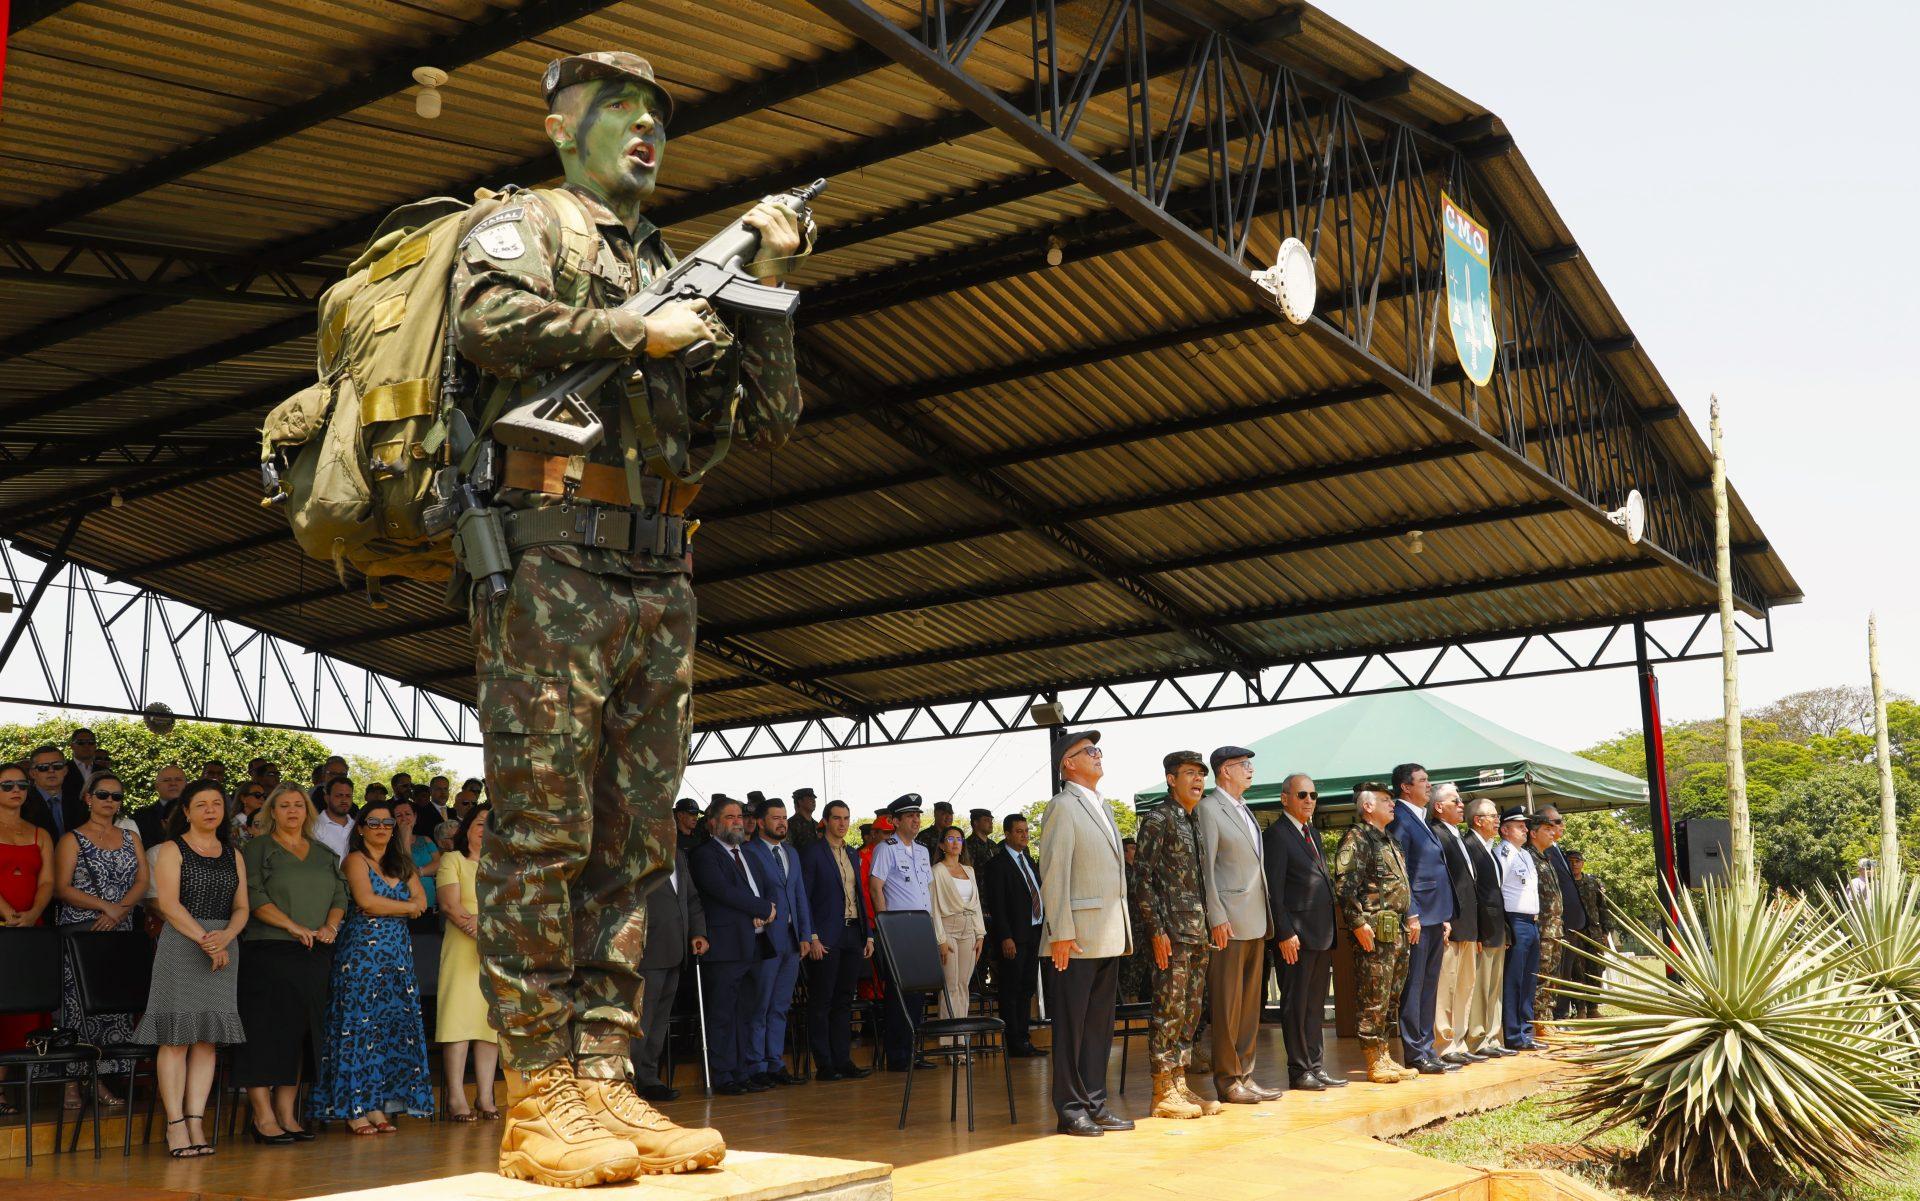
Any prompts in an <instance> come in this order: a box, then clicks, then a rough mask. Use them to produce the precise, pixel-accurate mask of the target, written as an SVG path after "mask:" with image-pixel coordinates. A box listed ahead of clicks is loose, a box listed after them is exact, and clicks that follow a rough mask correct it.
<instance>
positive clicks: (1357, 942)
mask: <svg viewBox="0 0 1920 1201" xmlns="http://www.w3.org/2000/svg"><path fill="white" fill-rule="evenodd" d="M1353 807H1354V812H1355V815H1356V816H1357V817H1358V818H1359V820H1358V821H1356V822H1355V823H1354V825H1353V827H1352V828H1351V829H1349V830H1348V831H1347V832H1346V834H1345V836H1344V837H1342V838H1341V839H1340V849H1339V850H1337V851H1336V852H1334V856H1333V874H1334V896H1335V899H1336V900H1337V901H1338V902H1339V905H1340V920H1341V922H1342V924H1344V925H1345V926H1346V927H1347V932H1348V934H1349V935H1350V936H1351V937H1352V938H1353V943H1354V957H1353V958H1354V971H1355V975H1356V976H1357V977H1358V984H1359V996H1360V1028H1359V1035H1360V1050H1361V1051H1362V1053H1364V1054H1365V1055H1366V1057H1367V1079H1369V1080H1371V1081H1373V1082H1374V1083H1375V1084H1399V1083H1402V1082H1403V1081H1407V1080H1416V1079H1418V1078H1419V1076H1420V1073H1419V1072H1416V1071H1413V1070H1412V1069H1410V1068H1403V1067H1401V1066H1400V1065H1399V1064H1397V1063H1395V1062H1394V1060H1393V1050H1392V1045H1393V1042H1394V1040H1395V1039H1397V1038H1398V1037H1399V1036H1400V1030H1399V1026H1400V993H1401V991H1402V990H1403V989H1404V988H1405V987H1406V983H1407V949H1408V947H1409V946H1410V945H1411V942H1410V940H1412V939H1415V938H1418V937H1419V936H1420V918H1419V916H1418V915H1416V914H1411V913H1409V912H1408V911H1409V909H1410V908H1411V906H1412V904H1413V890H1412V887H1411V886H1410V885H1409V884H1408V883H1407V862H1406V860H1405V859H1404V858H1403V857H1402V856H1401V854H1400V844H1399V843H1398V842H1396V841H1394V838H1393V836H1392V835H1391V834H1388V833H1387V823H1388V822H1390V821H1392V820H1393V799H1392V798H1391V797H1389V796H1388V795H1387V786H1386V785H1385V784H1378V783H1374V782H1373V781H1367V782H1366V783H1363V784H1360V785H1359V786H1357V787H1356V788H1354V790H1353Z"/></svg>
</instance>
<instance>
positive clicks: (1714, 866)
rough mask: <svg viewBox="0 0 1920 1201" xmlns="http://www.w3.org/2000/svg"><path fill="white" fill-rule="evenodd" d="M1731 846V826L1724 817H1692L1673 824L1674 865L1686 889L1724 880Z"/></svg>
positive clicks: (1730, 854)
mask: <svg viewBox="0 0 1920 1201" xmlns="http://www.w3.org/2000/svg"><path fill="white" fill-rule="evenodd" d="M1732 847H1733V828H1732V827H1731V826H1729V825H1728V824H1727V820H1726V819H1725V818H1722V817H1692V818H1688V819H1687V820H1686V821H1683V822H1675V823H1674V824H1673V859H1674V867H1676V868H1677V869H1679V872H1680V883H1682V884H1684V885H1686V886H1687V887H1688V888H1700V887H1702V886H1704V885H1705V884H1706V883H1707V881H1709V880H1713V881H1723V880H1725V879H1726V878H1727V863H1728V861H1729V860H1730V859H1731V858H1732Z"/></svg>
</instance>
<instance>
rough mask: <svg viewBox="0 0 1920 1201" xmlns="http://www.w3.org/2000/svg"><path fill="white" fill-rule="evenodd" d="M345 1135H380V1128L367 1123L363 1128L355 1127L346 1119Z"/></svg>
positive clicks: (350, 1120)
mask: <svg viewBox="0 0 1920 1201" xmlns="http://www.w3.org/2000/svg"><path fill="white" fill-rule="evenodd" d="M347 1133H348V1134H378V1133H380V1127H378V1126H376V1125H374V1124H373V1123H372V1122H368V1123H367V1124H366V1125H364V1126H356V1125H354V1124H353V1121H352V1119H348V1121H347Z"/></svg>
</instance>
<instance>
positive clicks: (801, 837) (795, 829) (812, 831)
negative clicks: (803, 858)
mask: <svg viewBox="0 0 1920 1201" xmlns="http://www.w3.org/2000/svg"><path fill="white" fill-rule="evenodd" d="M816 803H817V800H816V797H815V795H814V791H813V789H811V788H796V789H794V790H793V812H792V814H790V815H789V816H788V818H787V842H788V843H789V844H790V845H791V846H792V847H793V849H794V851H795V853H796V854H805V853H806V849H807V847H809V846H811V845H812V844H813V842H814V841H815V840H816V839H818V838H819V837H820V819H819V818H817V817H815V816H814V815H813V807H814V805H815V804H816Z"/></svg>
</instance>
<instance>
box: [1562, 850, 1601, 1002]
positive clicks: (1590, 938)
mask: <svg viewBox="0 0 1920 1201" xmlns="http://www.w3.org/2000/svg"><path fill="white" fill-rule="evenodd" d="M1574 886H1575V887H1576V888H1577V889H1579V891H1580V907H1581V908H1582V909H1585V910H1586V911H1587V928H1586V929H1585V930H1584V931H1582V932H1581V933H1579V934H1576V935H1575V936H1574V945H1575V946H1580V945H1582V944H1584V945H1585V946H1586V948H1587V949H1588V950H1590V951H1597V950H1598V949H1599V948H1600V947H1604V946H1606V945H1607V938H1608V936H1609V935H1611V934H1612V933H1613V923H1612V922H1610V921H1609V920H1608V919H1607V904H1608V901H1607V886H1606V885H1604V884H1602V883H1601V882H1600V880H1599V877H1597V876H1595V875H1594V874H1593V873H1592V872H1584V873H1582V875H1581V876H1580V878H1579V879H1578V880H1576V881H1575V882H1574ZM1562 958H1563V959H1565V958H1567V956H1566V955H1565V953H1564V952H1563V953H1562ZM1562 975H1563V976H1564V975H1565V973H1564V972H1563V973H1562ZM1568 978H1569V979H1571V978H1572V977H1568ZM1579 980H1580V982H1581V983H1583V984H1588V985H1593V984H1598V983H1599V982H1600V965H1599V963H1598V962H1597V961H1596V960H1593V959H1590V958H1583V959H1582V961H1581V964H1580V975H1579ZM1573 1016H1574V1017H1582V1018H1591V1017H1599V1016H1600V1007H1599V1006H1598V1005H1596V1004H1594V1003H1593V1002H1591V1001H1575V1002H1573Z"/></svg>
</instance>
